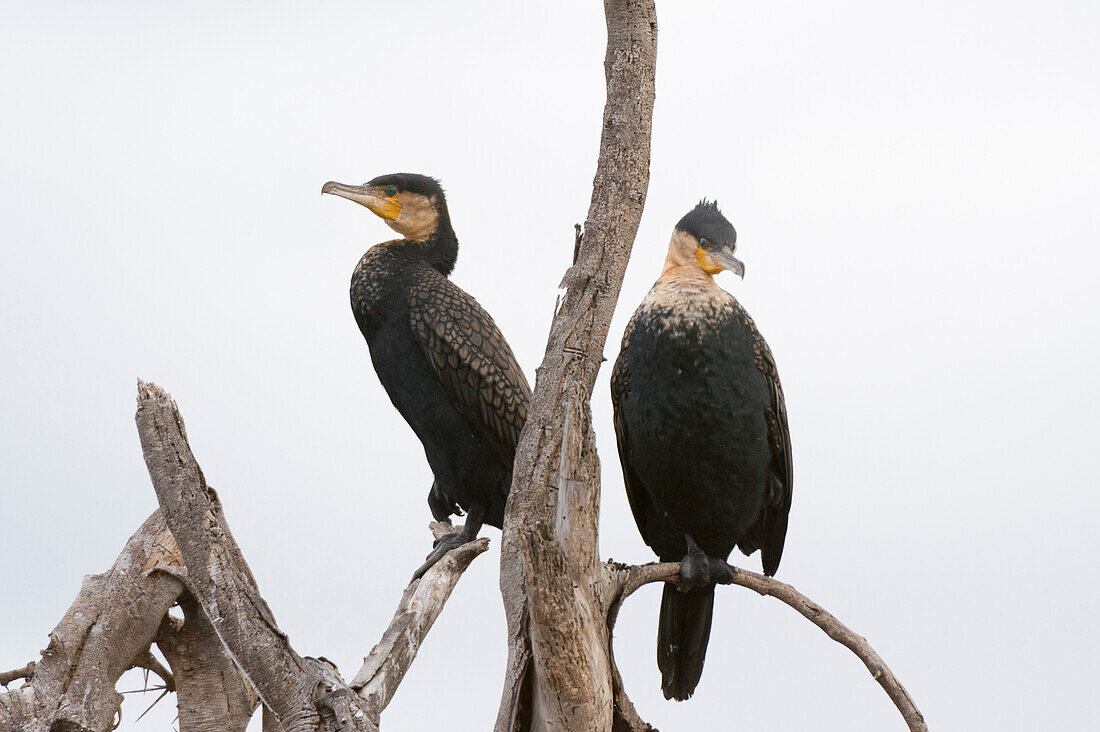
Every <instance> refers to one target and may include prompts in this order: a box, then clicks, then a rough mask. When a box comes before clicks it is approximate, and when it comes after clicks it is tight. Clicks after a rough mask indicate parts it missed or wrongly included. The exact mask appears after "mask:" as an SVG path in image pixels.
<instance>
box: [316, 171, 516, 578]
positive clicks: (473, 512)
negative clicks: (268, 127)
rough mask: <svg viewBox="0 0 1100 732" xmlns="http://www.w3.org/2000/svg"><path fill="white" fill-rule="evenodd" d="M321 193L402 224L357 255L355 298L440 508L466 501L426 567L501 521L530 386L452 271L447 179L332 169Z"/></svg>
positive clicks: (454, 247) (441, 511) (437, 512)
mask: <svg viewBox="0 0 1100 732" xmlns="http://www.w3.org/2000/svg"><path fill="white" fill-rule="evenodd" d="M321 193H331V194H333V195H337V196H341V197H343V198H347V199H348V200H351V201H354V202H356V203H358V204H361V205H363V206H366V207H367V208H368V209H370V210H371V212H373V213H374V214H376V215H377V216H379V217H380V218H382V219H383V220H384V221H385V222H386V223H387V224H388V225H389V226H390V228H392V229H394V230H395V231H397V232H398V233H399V234H401V235H402V238H401V239H394V240H392V241H387V242H384V243H382V244H378V245H377V246H374V247H371V249H370V250H368V251H367V253H366V254H364V255H363V258H362V259H360V260H359V264H358V266H357V267H356V268H355V272H354V273H353V274H352V277H351V309H352V311H353V312H354V314H355V321H356V323H358V324H359V329H360V330H361V331H362V332H363V337H364V338H365V339H366V341H367V345H368V347H369V348H370V355H371V361H372V362H373V364H374V370H375V371H376V372H377V373H378V378H379V380H380V381H381V382H382V386H383V387H385V389H386V393H387V394H389V397H390V400H391V401H392V402H393V405H394V406H395V407H397V411H398V412H400V413H401V416H402V417H404V418H405V421H406V422H408V423H409V426H410V427H412V429H413V431H414V432H415V433H416V436H417V437H418V438H419V439H420V442H421V443H423V445H424V453H425V455H426V456H427V458H428V464H429V465H430V466H431V469H432V473H433V474H434V476H435V481H434V482H433V483H432V487H431V489H430V491H429V493H428V506H429V508H430V509H431V512H432V516H433V517H434V518H435V519H436V520H437V521H450V516H451V514H457V515H462V511H463V510H465V511H466V513H467V516H466V524H465V527H464V528H463V530H462V531H461V532H459V533H455V534H451V535H449V536H446V537H444V538H442V539H440V540H438V541H436V543H435V548H434V549H433V551H432V552H431V553H430V554H429V555H428V557H427V560H426V561H425V563H424V564H423V565H422V566H421V567H420V568H419V569H418V570H417V572H416V574H415V575H414V577H419V576H420V575H422V574H423V573H424V572H425V571H427V569H428V567H430V566H431V565H432V564H433V563H435V562H436V561H438V560H439V559H440V558H441V557H442V556H443V555H444V554H446V553H447V551H448V550H450V549H452V548H454V547H456V546H459V545H461V544H463V543H465V542H468V541H473V540H474V539H475V538H477V534H478V531H480V529H481V525H482V523H487V524H489V525H491V526H496V527H497V528H501V527H502V526H503V524H504V504H505V501H506V499H507V497H508V490H509V488H510V487H511V484H512V462H513V459H514V457H515V451H516V443H517V442H518V440H519V433H520V430H521V429H523V423H524V422H525V421H526V419H527V406H528V404H529V402H530V400H531V387H530V386H528V384H527V379H526V378H525V377H524V375H523V371H522V370H521V369H520V367H519V364H518V363H516V357H515V355H514V354H513V353H512V349H511V348H509V346H508V342H507V341H505V340H504V336H503V335H502V334H501V332H500V329H499V328H497V325H496V323H494V322H493V319H492V318H491V317H489V314H488V313H487V312H485V310H484V309H482V307H481V306H480V305H479V304H478V303H477V301H476V300H474V298H472V297H470V295H468V294H467V293H466V292H464V291H463V290H462V289H460V288H459V287H458V286H457V285H455V284H454V283H453V282H451V281H450V280H449V279H448V278H447V275H449V274H450V273H451V270H453V269H454V265H455V259H456V258H457V256H458V238H457V237H456V236H455V232H454V229H453V228H451V219H450V216H449V214H448V212H447V201H446V198H445V197H444V194H443V188H442V187H441V186H440V184H439V181H437V180H435V179H434V178H429V177H428V176H425V175H416V174H412V173H394V174H390V175H382V176H379V177H377V178H375V179H373V180H371V181H369V182H368V183H365V184H363V185H361V186H351V185H344V184H342V183H336V182H333V181H330V182H328V183H325V185H324V187H323V188H322V189H321Z"/></svg>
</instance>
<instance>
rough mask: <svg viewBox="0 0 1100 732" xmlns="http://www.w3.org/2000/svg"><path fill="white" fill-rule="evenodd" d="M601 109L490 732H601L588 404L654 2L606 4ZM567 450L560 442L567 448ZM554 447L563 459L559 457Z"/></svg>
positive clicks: (507, 543) (528, 461)
mask: <svg viewBox="0 0 1100 732" xmlns="http://www.w3.org/2000/svg"><path fill="white" fill-rule="evenodd" d="M604 13H605V16H606V20H607V53H606V56H605V58H604V74H605V78H606V83H607V102H606V105H605V107H604V115H603V133H602V137H601V141H600V155H599V160H598V162H597V165H596V177H595V181H594V184H593V189H592V199H591V203H590V205H589V210H588V218H587V219H586V221H585V226H584V230H583V234H582V235H581V238H580V243H579V247H577V249H576V250H575V251H576V258H575V262H574V264H573V266H572V267H570V268H569V270H568V271H567V272H566V274H565V278H564V279H563V281H562V286H563V287H565V288H567V291H566V294H565V298H564V301H563V302H562V304H561V308H560V309H559V310H558V312H557V313H556V314H555V316H554V322H553V325H552V326H551V330H550V338H549V342H548V343H547V347H546V353H545V355H544V357H543V362H542V365H541V366H540V367H539V369H538V372H537V373H538V379H537V381H536V384H535V391H534V397H533V400H532V405H531V410H530V412H529V413H528V418H527V425H526V427H525V428H524V430H523V434H522V436H521V437H520V443H519V447H518V449H517V451H516V462H515V469H514V472H513V481H512V492H511V495H510V497H509V500H508V508H507V511H506V513H505V519H504V534H503V539H502V545H501V571H500V588H501V594H502V595H503V596H504V605H505V612H506V615H507V618H508V668H507V674H506V680H505V688H504V692H503V696H502V699H501V706H500V711H499V714H498V716H497V724H496V729H497V731H498V732H510V731H511V730H535V729H556V730H579V729H584V730H609V729H611V724H612V718H613V709H614V693H613V689H612V678H611V677H612V674H611V662H610V656H609V650H608V649H609V643H608V637H609V634H608V631H607V626H606V622H605V621H606V611H605V609H604V608H603V607H602V606H601V598H600V597H599V596H598V592H597V590H596V588H597V586H599V585H601V584H604V583H605V581H606V578H605V576H604V575H605V570H604V568H603V567H602V565H600V563H599V561H598V558H599V544H598V536H597V517H598V513H599V501H600V484H599V460H598V458H597V456H596V451H595V447H594V438H593V435H592V427H591V418H590V414H589V400H590V398H591V395H592V387H593V385H594V383H595V381H596V374H597V372H598V370H599V366H600V363H601V362H602V361H603V346H604V342H605V341H606V339H607V329H608V327H609V325H610V323H611V316H612V314H613V313H614V310H615V303H616V301H617V300H618V296H619V290H620V288H621V287H622V281H623V275H624V274H625V273H626V265H627V261H628V259H629V257H630V250H631V247H632V246H633V244H634V236H635V234H636V233H637V231H638V224H639V222H640V221H641V217H642V208H643V206H644V204H645V197H646V190H647V187H648V185H649V144H650V129H651V123H652V118H653V99H654V74H655V70H656V54H657V16H656V10H655V8H654V5H653V2H652V0H605V2H604ZM566 438H568V440H567V439H566ZM563 444H564V445H565V447H563Z"/></svg>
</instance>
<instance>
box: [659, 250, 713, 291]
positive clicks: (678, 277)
mask: <svg viewBox="0 0 1100 732" xmlns="http://www.w3.org/2000/svg"><path fill="white" fill-rule="evenodd" d="M657 281H658V282H667V283H684V284H688V283H691V284H695V285H698V286H701V287H718V283H717V282H715V281H714V276H713V275H709V274H707V273H706V272H704V271H703V268H702V267H700V266H699V265H698V264H697V263H695V262H694V261H691V262H684V261H680V260H679V258H676V257H673V255H672V253H671V252H670V253H669V255H668V258H667V259H665V266H664V269H662V270H661V276H660V277H658V278H657Z"/></svg>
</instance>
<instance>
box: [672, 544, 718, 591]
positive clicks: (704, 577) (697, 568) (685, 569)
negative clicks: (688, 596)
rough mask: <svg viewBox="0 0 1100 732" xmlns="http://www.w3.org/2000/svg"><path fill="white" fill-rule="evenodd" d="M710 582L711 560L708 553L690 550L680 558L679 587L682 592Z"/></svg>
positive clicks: (704, 585)
mask: <svg viewBox="0 0 1100 732" xmlns="http://www.w3.org/2000/svg"><path fill="white" fill-rule="evenodd" d="M710 583H711V580H710V562H709V560H708V558H707V555H706V554H703V552H701V551H697V550H696V551H689V552H688V553H687V555H686V556H684V558H683V559H681V560H680V582H679V584H678V585H677V588H678V589H679V590H680V592H691V591H692V590H694V589H696V588H698V587H706V586H707V585H709V584H710Z"/></svg>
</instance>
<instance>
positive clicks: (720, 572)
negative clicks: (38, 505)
mask: <svg viewBox="0 0 1100 732" xmlns="http://www.w3.org/2000/svg"><path fill="white" fill-rule="evenodd" d="M707 562H708V564H709V565H710V581H711V582H713V583H714V584H716V585H732V584H733V573H734V568H733V567H731V566H730V565H729V564H726V562H724V561H722V560H721V559H715V558H714V557H707Z"/></svg>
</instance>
